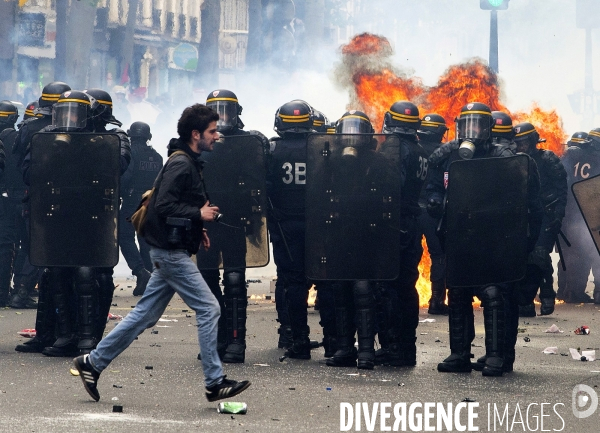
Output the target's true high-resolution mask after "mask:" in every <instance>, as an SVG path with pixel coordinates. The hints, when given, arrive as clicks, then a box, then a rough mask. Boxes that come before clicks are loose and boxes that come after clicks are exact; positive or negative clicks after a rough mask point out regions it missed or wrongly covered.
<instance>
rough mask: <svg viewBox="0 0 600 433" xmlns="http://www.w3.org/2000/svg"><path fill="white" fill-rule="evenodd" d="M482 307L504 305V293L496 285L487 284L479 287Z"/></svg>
mask: <svg viewBox="0 0 600 433" xmlns="http://www.w3.org/2000/svg"><path fill="white" fill-rule="evenodd" d="M481 303H482V304H483V307H484V308H485V307H492V308H494V307H499V306H503V305H504V295H503V293H502V289H500V287H498V286H487V287H484V288H483V289H481Z"/></svg>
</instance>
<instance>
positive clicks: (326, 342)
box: [323, 334, 337, 358]
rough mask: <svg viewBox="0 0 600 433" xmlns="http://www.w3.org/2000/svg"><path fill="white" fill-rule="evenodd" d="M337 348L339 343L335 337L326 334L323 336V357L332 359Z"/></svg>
mask: <svg viewBox="0 0 600 433" xmlns="http://www.w3.org/2000/svg"><path fill="white" fill-rule="evenodd" d="M336 347H337V342H336V340H335V336H334V335H328V334H324V335H323V349H325V353H323V356H324V357H325V358H331V357H332V356H333V355H334V353H335V351H336Z"/></svg>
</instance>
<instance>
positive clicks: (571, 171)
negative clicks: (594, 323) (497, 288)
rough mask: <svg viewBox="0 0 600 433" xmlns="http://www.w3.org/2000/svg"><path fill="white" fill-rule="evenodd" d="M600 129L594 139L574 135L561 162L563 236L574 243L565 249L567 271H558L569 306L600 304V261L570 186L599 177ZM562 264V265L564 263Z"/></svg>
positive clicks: (560, 288) (593, 133)
mask: <svg viewBox="0 0 600 433" xmlns="http://www.w3.org/2000/svg"><path fill="white" fill-rule="evenodd" d="M598 134H600V128H596V129H593V130H592V131H591V135H588V134H587V133H586V132H583V131H580V132H576V133H574V134H573V136H572V137H571V139H570V140H569V142H568V143H567V144H568V146H569V147H568V148H567V150H566V152H565V153H564V155H563V156H562V158H561V161H562V163H563V165H564V167H565V170H566V172H567V184H568V197H567V206H566V212H565V218H564V221H563V226H564V232H565V235H566V237H567V238H568V239H569V241H570V242H571V247H570V248H564V249H563V258H562V260H564V262H565V265H566V271H565V270H563V268H562V263H561V265H559V267H558V293H557V297H558V299H561V300H564V301H565V302H567V303H580V302H587V303H591V302H594V303H596V304H600V257H599V256H598V252H597V251H596V248H595V246H594V242H593V240H592V238H591V236H590V234H589V232H588V230H587V227H586V225H585V222H584V220H583V217H582V216H581V212H580V211H579V208H578V206H577V203H576V202H575V199H574V198H573V193H572V191H571V186H572V185H573V184H574V183H575V182H579V181H581V180H584V179H587V178H590V177H593V176H596V175H598V174H600V140H599V139H598ZM562 260H561V262H562ZM590 269H591V271H592V274H593V276H594V295H593V296H594V297H593V298H592V297H590V296H589V295H588V294H586V292H585V291H586V286H587V281H588V276H589V274H590Z"/></svg>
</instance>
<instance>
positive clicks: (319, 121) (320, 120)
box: [313, 110, 329, 132]
mask: <svg viewBox="0 0 600 433" xmlns="http://www.w3.org/2000/svg"><path fill="white" fill-rule="evenodd" d="M328 127H329V121H328V120H327V117H326V116H325V115H324V114H323V113H321V112H320V111H318V110H314V118H313V129H314V130H315V131H317V132H327V128H328Z"/></svg>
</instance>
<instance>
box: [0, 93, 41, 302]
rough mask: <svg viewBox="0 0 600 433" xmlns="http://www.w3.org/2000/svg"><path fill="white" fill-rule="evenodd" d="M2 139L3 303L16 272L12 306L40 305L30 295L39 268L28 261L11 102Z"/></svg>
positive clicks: (2, 109)
mask: <svg viewBox="0 0 600 433" xmlns="http://www.w3.org/2000/svg"><path fill="white" fill-rule="evenodd" d="M0 113H2V114H0V129H2V131H1V132H0V141H1V142H2V143H3V144H4V150H5V153H6V167H5V170H4V173H2V175H1V176H0V189H1V192H2V198H1V200H2V211H1V217H0V220H1V222H0V305H6V302H5V300H6V299H5V296H8V291H9V287H10V281H11V279H12V277H13V275H14V290H13V291H12V296H11V298H10V303H9V305H10V307H11V308H37V302H35V301H34V300H33V299H32V298H31V297H30V292H31V291H33V290H34V287H35V284H36V282H37V277H38V270H37V269H36V268H35V267H33V266H31V265H30V264H29V255H28V252H29V237H28V235H27V227H26V222H25V219H24V218H23V212H22V209H23V204H22V201H23V197H24V196H25V184H24V183H23V178H22V176H21V171H20V168H19V166H18V161H17V155H16V154H14V153H13V151H14V150H15V140H16V137H17V132H16V131H15V129H14V122H15V121H16V119H17V117H18V112H17V108H16V107H15V106H14V105H13V104H12V103H11V102H9V101H2V102H0Z"/></svg>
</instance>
